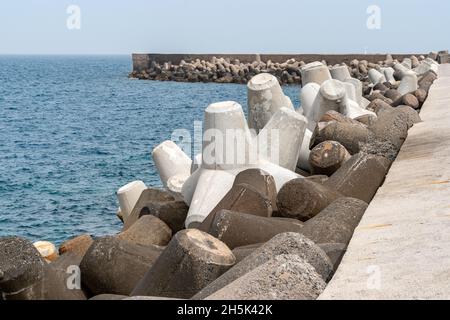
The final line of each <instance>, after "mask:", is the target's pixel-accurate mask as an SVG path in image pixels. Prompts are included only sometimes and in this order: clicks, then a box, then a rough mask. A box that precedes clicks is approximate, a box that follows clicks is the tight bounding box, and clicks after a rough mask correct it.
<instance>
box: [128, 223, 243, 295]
mask: <svg viewBox="0 0 450 320" xmlns="http://www.w3.org/2000/svg"><path fill="white" fill-rule="evenodd" d="M234 263H235V257H234V255H233V253H232V252H231V251H230V249H229V248H228V247H227V246H226V245H225V244H224V243H223V242H221V241H220V240H217V239H215V238H214V237H212V236H210V235H208V234H207V233H204V232H201V231H199V230H196V229H188V230H182V231H180V232H178V233H177V234H176V235H175V236H174V237H173V238H172V240H171V241H170V243H169V244H168V246H167V247H166V249H165V250H164V251H163V253H162V254H161V256H160V257H159V259H158V260H157V261H156V262H155V263H154V264H153V266H152V267H151V268H150V270H148V272H147V273H146V274H145V276H144V277H143V278H142V280H141V281H140V282H139V284H138V285H137V286H136V288H135V289H134V290H133V292H132V295H133V296H164V297H174V298H187V299H188V298H191V297H192V296H193V295H194V294H196V293H197V292H198V291H200V290H201V289H203V288H204V287H206V286H207V285H208V284H209V283H210V282H212V281H214V280H215V279H216V278H218V277H219V276H221V275H222V274H223V273H224V272H225V271H227V270H228V269H229V268H231V267H232V266H233V265H234Z"/></svg>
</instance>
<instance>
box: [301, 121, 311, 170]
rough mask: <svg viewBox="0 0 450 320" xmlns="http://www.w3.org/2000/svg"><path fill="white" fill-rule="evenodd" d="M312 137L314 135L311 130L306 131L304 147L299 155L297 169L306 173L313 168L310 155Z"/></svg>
mask: <svg viewBox="0 0 450 320" xmlns="http://www.w3.org/2000/svg"><path fill="white" fill-rule="evenodd" d="M312 135H313V133H312V131H311V130H309V129H306V130H305V135H304V136H303V141H302V146H301V147H300V154H299V155H298V161H297V168H300V169H302V170H306V171H310V170H311V167H310V166H309V154H310V153H311V150H309V145H310V144H311V138H312Z"/></svg>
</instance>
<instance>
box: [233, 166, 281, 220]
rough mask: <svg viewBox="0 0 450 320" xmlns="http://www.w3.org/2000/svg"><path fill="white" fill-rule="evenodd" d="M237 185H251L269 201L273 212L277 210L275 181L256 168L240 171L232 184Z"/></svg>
mask: <svg viewBox="0 0 450 320" xmlns="http://www.w3.org/2000/svg"><path fill="white" fill-rule="evenodd" d="M238 184H248V185H251V186H252V187H254V188H255V189H256V190H257V191H258V192H260V193H261V194H263V195H265V196H266V197H267V198H268V199H269V200H270V204H271V206H272V208H273V210H274V211H276V210H277V187H276V185H275V179H274V178H273V177H272V176H271V175H270V174H269V173H267V172H266V171H264V170H262V169H258V168H253V169H247V170H244V171H241V172H239V173H238V174H237V175H236V178H235V179H234V183H233V185H238Z"/></svg>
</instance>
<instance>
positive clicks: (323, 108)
mask: <svg viewBox="0 0 450 320" xmlns="http://www.w3.org/2000/svg"><path fill="white" fill-rule="evenodd" d="M345 95H346V91H345V86H344V84H343V83H342V82H341V81H339V80H334V79H332V80H327V81H325V82H324V83H323V84H322V85H321V87H320V90H319V94H318V95H317V97H316V100H315V101H314V106H313V110H314V113H313V117H312V118H311V119H308V121H309V122H310V124H314V126H315V123H317V122H318V121H319V120H320V118H321V117H322V116H323V115H324V114H325V113H326V112H327V111H330V110H334V111H338V112H339V111H341V108H342V106H343V104H344V102H345ZM309 128H311V127H309Z"/></svg>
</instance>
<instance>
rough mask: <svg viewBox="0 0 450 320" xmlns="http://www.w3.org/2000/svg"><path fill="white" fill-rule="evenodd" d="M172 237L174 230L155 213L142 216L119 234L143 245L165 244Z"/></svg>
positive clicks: (125, 238)
mask: <svg viewBox="0 0 450 320" xmlns="http://www.w3.org/2000/svg"><path fill="white" fill-rule="evenodd" d="M171 237H172V230H171V229H170V228H169V227H168V226H167V224H165V223H164V222H163V221H162V220H160V219H159V218H157V217H155V216H153V215H144V216H142V217H141V218H139V219H138V221H136V222H135V223H134V224H133V225H132V226H131V227H130V228H128V229H127V230H125V231H122V232H121V233H119V234H118V235H117V238H118V239H120V240H126V241H128V242H132V243H134V244H139V245H143V246H151V245H155V246H165V245H167V244H168V243H169V241H170V239H171Z"/></svg>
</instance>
